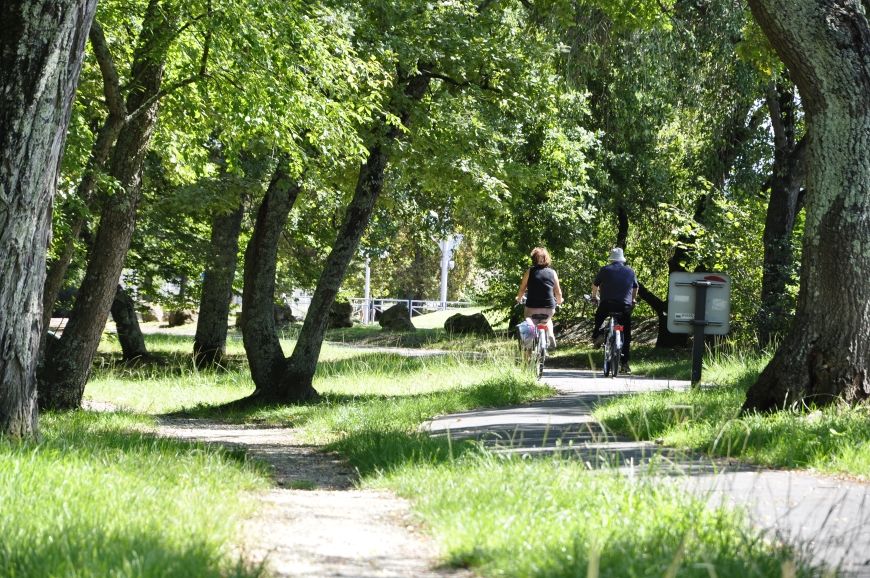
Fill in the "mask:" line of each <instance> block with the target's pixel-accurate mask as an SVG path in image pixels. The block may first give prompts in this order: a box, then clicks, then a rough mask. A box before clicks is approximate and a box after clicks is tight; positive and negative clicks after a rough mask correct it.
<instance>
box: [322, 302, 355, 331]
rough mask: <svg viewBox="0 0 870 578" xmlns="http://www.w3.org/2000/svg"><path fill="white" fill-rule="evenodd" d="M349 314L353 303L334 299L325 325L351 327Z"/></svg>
mask: <svg viewBox="0 0 870 578" xmlns="http://www.w3.org/2000/svg"><path fill="white" fill-rule="evenodd" d="M351 315H353V305H351V304H350V303H349V302H347V301H334V302H333V303H332V307H330V309H329V321H328V323H327V327H329V328H330V329H336V328H339V327H353V320H352V319H351Z"/></svg>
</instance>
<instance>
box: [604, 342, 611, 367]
mask: <svg viewBox="0 0 870 578" xmlns="http://www.w3.org/2000/svg"><path fill="white" fill-rule="evenodd" d="M610 341H611V340H610V336H609V335H608V336H607V340H606V341H605V342H604V377H607V376H608V375H610V349H611V344H610Z"/></svg>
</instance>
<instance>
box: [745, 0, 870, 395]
mask: <svg viewBox="0 0 870 578" xmlns="http://www.w3.org/2000/svg"><path fill="white" fill-rule="evenodd" d="M750 7H751V9H752V12H753V14H754V16H755V18H756V19H757V20H758V23H759V25H760V26H761V28H762V30H764V32H765V34H766V35H767V37H768V39H769V40H770V42H771V44H772V45H773V47H774V48H775V49H776V51H777V52H778V53H779V55H780V57H781V58H782V59H783V62H785V64H786V66H787V67H788V69H789V71H790V73H791V75H792V78H793V79H794V81H795V84H796V85H797V87H798V90H799V91H800V94H801V98H802V102H803V105H804V110H805V112H806V126H807V134H806V137H805V138H806V139H807V144H806V147H807V150H806V155H807V156H806V163H807V179H806V188H807V193H806V227H805V234H804V240H803V265H802V268H801V277H800V279H801V283H800V292H799V294H798V303H797V312H796V315H795V319H794V323H793V325H792V328H791V330H790V331H789V333H788V334H787V336H786V337H785V339H784V341H783V342H782V344H781V346H780V348H779V350H778V351H777V352H776V354H775V355H774V357H773V359H772V360H771V361H770V363H769V364H768V366H767V367H766V368H765V369H764V371H763V372H762V373H761V375H760V376H759V379H758V381H757V382H756V383H755V384H754V385H753V386H752V387H751V388H750V389H749V391H748V392H747V396H746V402H745V403H744V406H743V409H744V410H772V409H777V408H782V407H784V406H787V405H789V404H794V403H812V404H817V405H824V404H828V403H831V402H833V401H834V400H837V399H843V400H845V401H847V402H852V403H854V402H858V401H861V400H865V399H867V398H868V397H870V367H868V365H870V283H867V279H866V277H867V271H870V219H868V216H870V165H868V163H867V159H868V158H870V25H868V21H867V17H866V15H865V13H864V10H863V8H862V6H861V5H860V3H858V2H856V1H854V0H838V1H826V2H821V1H819V0H750Z"/></svg>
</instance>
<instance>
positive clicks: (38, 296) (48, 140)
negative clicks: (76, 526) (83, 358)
mask: <svg viewBox="0 0 870 578" xmlns="http://www.w3.org/2000/svg"><path fill="white" fill-rule="evenodd" d="M95 8H96V0H25V1H21V0H13V1H11V2H10V1H6V0H4V1H0V22H2V23H3V26H2V33H0V435H9V436H12V437H21V438H25V437H35V436H36V435H37V433H38V425H37V423H38V422H37V407H36V390H37V387H36V364H37V358H38V354H39V342H40V338H41V335H42V330H43V323H42V309H41V305H42V285H43V282H44V280H45V254H46V248H47V246H48V241H49V239H50V237H51V207H52V202H53V200H54V194H55V190H56V186H57V174H58V167H59V164H60V158H61V154H62V151H63V145H64V139H65V137H66V129H67V126H68V124H69V119H70V113H71V110H72V100H73V98H74V96H75V90H76V86H77V85H78V79H79V72H80V71H81V66H82V58H83V52H84V44H85V40H86V38H87V33H88V29H89V28H90V26H91V21H92V20H93V16H94V10H95Z"/></svg>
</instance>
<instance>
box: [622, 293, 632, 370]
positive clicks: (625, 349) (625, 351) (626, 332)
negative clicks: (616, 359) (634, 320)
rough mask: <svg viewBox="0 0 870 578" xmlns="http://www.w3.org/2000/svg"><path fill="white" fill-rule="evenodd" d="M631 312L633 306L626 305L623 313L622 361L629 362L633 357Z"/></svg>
mask: <svg viewBox="0 0 870 578" xmlns="http://www.w3.org/2000/svg"><path fill="white" fill-rule="evenodd" d="M631 312H632V307H631V306H630V305H629V306H626V308H625V311H624V312H623V314H622V363H624V364H627V363H628V360H629V358H630V357H631V355H630V354H631Z"/></svg>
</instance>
